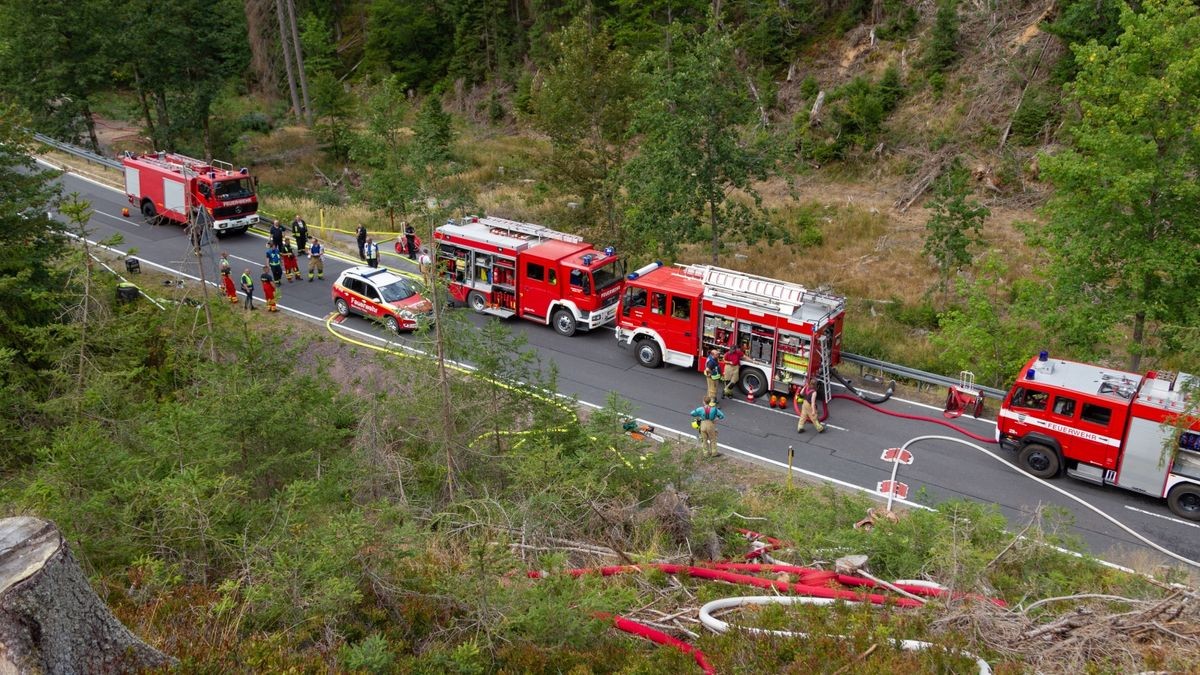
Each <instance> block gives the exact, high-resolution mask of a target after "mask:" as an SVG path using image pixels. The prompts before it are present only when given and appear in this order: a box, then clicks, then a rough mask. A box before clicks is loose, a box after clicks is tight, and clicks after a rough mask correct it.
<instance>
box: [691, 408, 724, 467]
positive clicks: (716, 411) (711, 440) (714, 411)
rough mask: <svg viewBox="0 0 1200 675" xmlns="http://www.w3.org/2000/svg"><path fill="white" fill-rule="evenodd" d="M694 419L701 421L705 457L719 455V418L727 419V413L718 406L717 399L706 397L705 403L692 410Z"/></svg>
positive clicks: (701, 437) (701, 441) (701, 436)
mask: <svg viewBox="0 0 1200 675" xmlns="http://www.w3.org/2000/svg"><path fill="white" fill-rule="evenodd" d="M692 419H695V420H699V422H700V444H701V446H703V448H704V456H705V457H717V456H719V455H720V454H721V453H720V451H718V450H717V420H723V419H725V413H724V412H722V411H721V409H720V408H718V407H717V400H716V399H715V398H713V397H712V396H709V397H707V398H705V399H704V405H702V406H700V407H699V408H696V409H695V410H693V411H692Z"/></svg>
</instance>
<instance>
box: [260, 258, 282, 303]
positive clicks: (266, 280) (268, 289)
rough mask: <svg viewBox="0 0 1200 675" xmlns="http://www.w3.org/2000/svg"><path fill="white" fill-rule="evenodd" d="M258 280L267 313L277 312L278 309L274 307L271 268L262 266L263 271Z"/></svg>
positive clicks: (273, 284) (273, 285)
mask: <svg viewBox="0 0 1200 675" xmlns="http://www.w3.org/2000/svg"><path fill="white" fill-rule="evenodd" d="M258 280H259V281H260V282H261V283H262V289H263V297H264V298H266V299H267V311H268V312H278V311H279V308H278V307H276V306H275V282H274V279H273V275H272V274H271V268H270V267H268V266H267V265H263V271H262V274H261V275H259V277H258Z"/></svg>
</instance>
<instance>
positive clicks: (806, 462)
mask: <svg viewBox="0 0 1200 675" xmlns="http://www.w3.org/2000/svg"><path fill="white" fill-rule="evenodd" d="M62 183H63V186H64V191H65V192H66V193H71V192H77V193H78V194H79V195H80V196H81V197H82V198H84V199H87V200H89V201H90V202H91V204H92V207H93V209H94V215H93V218H92V221H91V223H90V228H91V231H92V236H91V239H92V240H94V241H95V240H103V239H106V238H108V237H110V236H112V235H114V234H120V235H121V237H122V242H121V243H120V244H118V245H116V246H115V248H118V249H120V250H122V251H130V250H135V251H136V255H137V257H139V258H141V259H142V260H144V261H148V262H153V263H157V264H158V265H161V266H162V267H163V268H165V269H166V270H168V271H174V272H178V273H181V274H185V275H189V276H192V277H195V276H197V272H198V270H197V267H196V264H195V258H194V257H193V256H192V255H191V247H190V245H189V244H188V242H187V238H186V237H185V236H184V234H183V232H182V229H181V228H180V227H178V226H174V225H166V226H150V225H147V224H145V223H144V222H143V221H142V220H141V219H140V218H137V217H136V216H135V217H134V218H123V217H121V215H120V214H121V208H122V207H123V206H126V205H127V204H126V201H125V196H124V194H123V193H121V192H119V191H116V190H113V189H111V188H106V187H103V186H100V185H98V184H96V183H94V182H91V181H88V180H86V179H81V178H79V177H77V176H74V175H71V174H67V175H64V176H63V178H62ZM311 220H312V219H310V227H311ZM345 241H349V240H348V239H346V240H345ZM218 247H219V248H221V249H224V250H226V251H228V252H229V253H230V254H231V256H232V260H231V262H232V263H233V268H234V272H235V276H236V274H238V273H240V272H241V270H242V269H243V268H244V267H251V268H252V269H253V270H255V274H254V276H255V278H256V279H257V272H258V271H261V265H262V263H263V251H264V240H263V238H262V237H260V236H257V235H255V234H253V233H249V234H245V235H234V236H231V237H227V238H224V239H222V240H220V241H219V243H218ZM380 248H381V250H382V249H384V248H385V247H383V246H381V247H380ZM387 249H388V250H389V251H390V244H389V245H387ZM383 262H384V263H385V264H386V265H390V266H394V267H398V268H402V269H409V270H412V269H414V266H413V265H411V264H410V263H409V261H408V260H407V259H401V258H400V257H399V256H394V255H392V254H391V253H390V252H389V253H387V254H386V255H385V256H384V260H383ZM634 262H635V263H636V261H634ZM354 264H357V261H354V260H350V259H349V258H346V259H344V260H343V259H338V258H334V257H332V256H327V260H326V265H325V268H326V272H325V280H324V281H323V282H313V283H308V282H304V281H301V282H298V283H294V284H287V283H286V282H285V283H284V284H283V287H282V289H281V290H282V296H281V301H280V306H281V307H282V308H283V309H284V310H286V311H289V312H294V313H297V314H300V315H303V316H305V317H308V318H309V319H312V320H322V319H324V318H325V317H326V316H328V315H329V313H330V312H331V311H332V309H333V304H332V301H331V298H330V285H331V284H332V282H333V280H334V279H335V278H336V277H337V274H338V273H339V272H340V271H341V270H342V269H345V268H346V267H348V266H352V265H354ZM300 266H301V270H304V269H305V267H306V261H305V260H304V259H303V258H302V259H301V260H300ZM635 266H636V265H635ZM206 276H207V277H208V278H210V279H211V278H213V276H214V270H212V269H210V270H208V271H207V272H206ZM150 290H151V292H152V289H150ZM260 293H261V291H260ZM259 303H260V304H261V297H260V298H259ZM239 311H240V310H239ZM453 311H463V312H467V311H469V310H466V309H458V310H453ZM471 316H472V320H473V321H475V322H476V323H482V322H483V321H485V320H493V319H490V318H486V317H482V316H476V315H473V314H472V315H471ZM509 323H510V326H511V327H512V328H513V329H514V330H516V331H519V332H520V333H521V334H523V335H524V336H525V337H526V338H527V339H528V344H529V346H530V347H531V348H533V349H535V350H536V352H537V354H538V355H539V358H540V360H541V364H542V365H543V366H547V365H548V364H550V363H551V362H553V363H554V364H556V365H557V368H558V388H559V391H560V392H562V393H563V394H567V395H574V396H576V397H577V398H578V399H579V400H580V401H582V402H585V403H591V404H597V405H603V404H604V402H605V401H606V400H607V399H608V396H609V394H610V393H613V392H615V393H616V394H618V395H620V396H621V397H622V398H624V399H627V400H628V401H630V402H631V403H632V405H633V408H634V411H635V413H636V414H637V415H638V416H639V417H640V418H642V419H644V420H647V421H648V422H650V423H651V424H654V425H656V426H658V427H660V428H671V429H678V430H685V431H690V429H689V426H688V425H689V424H690V418H689V417H688V411H690V410H691V409H692V408H694V407H696V406H697V405H698V404H699V402H700V399H701V397H702V395H703V393H704V381H703V378H702V377H701V376H700V375H699V374H698V373H696V372H692V371H690V370H684V369H681V368H677V367H672V366H667V367H664V368H659V369H654V370H650V369H646V368H642V367H640V366H638V365H637V364H636V363H635V361H634V359H633V355H632V354H631V353H630V352H629V351H627V350H624V349H621V348H619V347H618V345H617V344H616V340H615V339H614V337H613V333H612V331H611V330H608V329H605V330H599V331H594V332H591V333H581V334H578V335H576V336H575V337H572V338H563V337H561V336H559V335H558V334H557V333H555V332H554V331H553V330H552V329H551V328H549V327H547V326H540V325H536V324H533V323H530V322H527V321H520V320H510V322H509ZM344 325H345V326H347V327H350V328H354V329H357V330H360V331H364V332H368V333H373V334H377V335H381V336H382V335H383V334H384V332H383V330H382V328H380V327H377V326H375V325H374V324H373V323H372V322H369V321H367V320H365V319H361V318H350V319H347V320H346V321H345V324H344ZM846 370H847V373H849V372H851V369H846ZM990 404H991V405H993V406H994V403H990ZM722 407H723V409H724V410H725V413H726V415H727V416H728V417H727V419H726V420H725V421H724V422H723V423H722V424H721V426H720V432H721V442H722V444H723V446H724V448H723V451H724V453H725V454H726V455H727V456H731V457H741V458H751V459H754V460H755V461H760V462H766V463H774V466H777V467H779V468H780V470H781V472H782V471H786V462H787V448H788V446H789V445H792V446H794V448H795V465H796V467H797V468H798V469H800V470H802V471H804V472H810V475H813V474H815V475H816V476H817V477H823V478H827V479H830V480H833V481H837V482H840V483H841V484H843V485H845V486H854V487H857V488H859V489H874V486H875V485H876V483H877V482H878V481H881V480H885V479H887V478H888V477H889V473H890V470H891V466H890V465H889V464H886V463H884V462H882V461H881V460H880V453H881V452H882V450H883V449H884V448H888V447H894V446H898V445H901V444H903V443H904V442H906V441H908V440H909V439H912V438H915V437H918V436H926V435H946V436H957V434H955V433H954V432H952V431H951V430H949V429H946V428H944V427H941V426H936V425H934V424H931V423H928V422H922V421H917V420H906V419H899V418H895V417H890V416H887V415H883V414H880V413H878V412H874V411H872V410H870V409H868V408H866V407H864V406H860V405H856V404H855V403H853V402H850V401H842V400H836V399H835V400H834V401H833V402H832V403H831V405H830V417H829V420H828V422H829V424H830V428H829V429H828V430H827V431H826V432H825V433H823V434H820V435H818V434H816V433H814V432H812V431H811V430H810V431H809V432H807V433H805V434H797V433H796V432H795V426H796V419H795V416H794V415H793V414H792V413H791V411H790V410H789V411H778V410H773V409H771V408H769V407H767V405H766V404H765V403H763V402H761V401H760V402H757V403H748V402H746V401H744V400H740V399H731V400H727V401H725V402H724V403H723V404H722ZM884 407H885V408H887V409H889V410H894V411H898V412H902V413H906V414H912V415H921V416H930V417H934V418H938V419H940V418H941V414H940V411H939V410H937V409H932V408H930V407H928V406H922V405H920V404H916V403H911V402H907V401H901V400H897V399H893V400H892V401H889V402H888V403H886V404H884ZM956 423H958V424H960V425H962V426H963V427H965V428H967V429H969V430H971V431H973V432H975V433H977V434H980V435H984V436H988V437H991V436H992V435H993V433H994V431H995V427H994V425H992V424H991V423H988V422H985V421H979V420H974V419H970V418H960V419H959V420H957V421H956ZM959 438H962V439H963V440H967V439H966V438H965V437H962V436H959ZM985 447H987V449H989V450H992V451H993V452H995V453H997V454H998V455H1000V456H1001V457H1002V458H1003V459H1004V460H1005V461H1003V462H1001V461H997V460H996V459H993V458H991V457H988V456H986V455H985V454H983V453H981V452H979V451H978V450H976V449H973V448H971V447H968V446H967V445H963V444H960V443H956V442H950V441H943V440H929V441H922V442H919V443H917V444H914V445H913V446H912V448H911V449H912V451H913V453H914V455H915V457H916V460H915V462H914V463H913V464H912V465H911V466H904V467H901V469H900V477H899V478H900V480H902V481H903V482H905V483H907V484H908V485H909V486H910V488H911V492H910V496H912V495H915V494H916V493H917V492H918V491H919V490H920V491H923V493H924V494H923V496H922V497H921V501H922V503H924V504H926V505H928V506H934V507H936V505H937V504H938V503H939V502H942V501H945V500H947V499H950V498H955V497H965V498H969V499H973V500H977V501H981V502H987V503H993V504H996V505H997V506H998V507H999V508H1000V510H1001V512H1002V513H1003V514H1004V516H1005V517H1006V518H1008V520H1009V522H1010V523H1011V526H1012V528H1013V529H1014V531H1017V530H1019V529H1020V528H1021V527H1023V526H1024V525H1025V523H1027V522H1028V520H1029V517H1030V515H1031V513H1032V512H1033V510H1034V509H1035V508H1036V507H1037V506H1038V505H1039V504H1042V505H1058V506H1061V507H1063V508H1065V509H1067V510H1068V511H1070V512H1071V514H1073V517H1074V524H1073V525H1072V526H1071V528H1070V534H1073V535H1075V536H1077V537H1079V538H1080V539H1082V541H1083V542H1084V543H1085V546H1086V548H1087V550H1088V552H1090V553H1092V554H1094V555H1096V556H1098V557H1100V558H1103V559H1108V560H1114V561H1118V562H1124V561H1128V560H1131V559H1134V558H1142V559H1144V558H1145V557H1149V558H1150V559H1155V560H1157V559H1165V557H1164V556H1162V555H1161V554H1159V553H1157V552H1154V551H1153V550H1152V549H1151V548H1150V547H1147V546H1146V545H1145V544H1143V543H1142V542H1140V541H1138V540H1137V539H1136V538H1134V537H1132V536H1130V535H1129V534H1128V533H1126V532H1123V531H1121V530H1120V529H1119V528H1117V527H1115V526H1114V525H1112V524H1111V523H1109V522H1107V521H1106V520H1104V519H1102V518H1101V517H1100V516H1098V515H1096V514H1095V513H1093V512H1091V511H1089V510H1087V509H1085V508H1083V507H1082V506H1080V505H1078V504H1076V503H1075V502H1073V501H1071V500H1069V499H1067V498H1066V497H1064V496H1062V495H1059V494H1057V493H1055V492H1054V491H1052V490H1050V489H1048V488H1046V487H1044V486H1042V485H1039V484H1037V483H1036V482H1034V481H1033V480H1031V479H1030V478H1029V477H1028V476H1027V475H1026V474H1024V473H1023V472H1020V471H1019V470H1017V469H1016V468H1015V467H1014V466H1012V464H1011V462H1012V460H1013V459H1014V458H1013V457H1012V453H1008V452H1005V451H1002V450H999V449H998V447H997V446H996V445H994V444H986V445H985ZM723 461H728V460H723ZM1054 484H1055V485H1056V486H1057V487H1060V488H1062V489H1065V490H1067V491H1069V492H1071V493H1072V494H1075V495H1077V496H1078V497H1080V498H1082V499H1084V500H1086V501H1087V502H1089V503H1091V504H1092V505H1094V506H1096V507H1097V508H1099V509H1101V510H1103V511H1104V512H1106V513H1108V514H1109V515H1111V516H1113V517H1115V518H1117V519H1118V520H1120V521H1121V522H1123V523H1125V524H1126V525H1127V526H1129V527H1131V528H1133V529H1134V530H1135V531H1137V532H1139V533H1140V534H1141V535H1142V536H1145V537H1147V538H1149V539H1150V540H1152V541H1154V542H1155V543H1157V544H1158V545H1160V546H1163V547H1166V548H1168V549H1170V550H1172V551H1174V552H1176V553H1178V554H1180V555H1182V556H1185V557H1187V558H1190V559H1192V560H1200V526H1198V525H1196V524H1193V523H1189V522H1185V521H1181V520H1179V519H1177V518H1176V517H1175V516H1174V515H1173V514H1172V513H1171V512H1170V511H1169V510H1168V509H1167V507H1166V504H1165V502H1163V501H1160V500H1155V499H1150V498H1146V497H1142V496H1140V495H1137V494H1135V493H1130V492H1125V491H1122V490H1117V489H1113V488H1104V487H1099V486H1093V485H1090V484H1087V483H1083V482H1080V481H1076V480H1073V479H1069V478H1060V479H1057V480H1056V481H1054Z"/></svg>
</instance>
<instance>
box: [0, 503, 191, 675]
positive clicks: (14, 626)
mask: <svg viewBox="0 0 1200 675" xmlns="http://www.w3.org/2000/svg"><path fill="white" fill-rule="evenodd" d="M176 663H177V661H176V660H175V659H173V658H171V657H169V656H167V655H165V654H163V653H162V652H160V651H158V650H157V649H154V648H153V647H151V646H150V645H147V644H146V643H145V642H142V640H141V639H140V638H138V637H137V636H136V635H134V634H133V633H132V632H130V631H129V629H128V628H126V627H125V626H124V625H122V624H121V622H120V621H118V620H117V618H116V617H115V616H113V614H112V612H111V611H109V609H108V607H107V606H106V605H105V604H104V601H102V600H101V599H100V597H99V596H97V595H96V592H95V591H94V590H92V587H91V585H90V584H89V583H88V580H87V577H86V576H85V575H84V573H83V570H82V569H80V567H79V563H77V562H76V561H75V557H74V556H73V555H71V550H70V549H69V548H68V547H67V543H66V541H64V540H63V537H62V534H61V533H60V532H59V531H58V528H57V527H55V525H54V523H51V522H49V521H46V520H41V519H40V518H30V517H25V516H22V517H17V518H4V519H0V675H9V673H13V674H24V673H126V672H139V671H144V670H149V669H155V668H163V667H169V666H173V665H175V664H176Z"/></svg>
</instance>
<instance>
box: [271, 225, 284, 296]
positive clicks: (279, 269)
mask: <svg viewBox="0 0 1200 675" xmlns="http://www.w3.org/2000/svg"><path fill="white" fill-rule="evenodd" d="M282 236H283V235H280V237H282ZM280 243H283V242H282V241H280ZM267 265H269V266H270V267H271V274H272V275H273V276H274V277H275V284H276V285H278V284H279V282H280V281H282V280H283V257H282V256H280V255H279V247H278V246H276V245H275V242H270V241H269V242H267Z"/></svg>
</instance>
